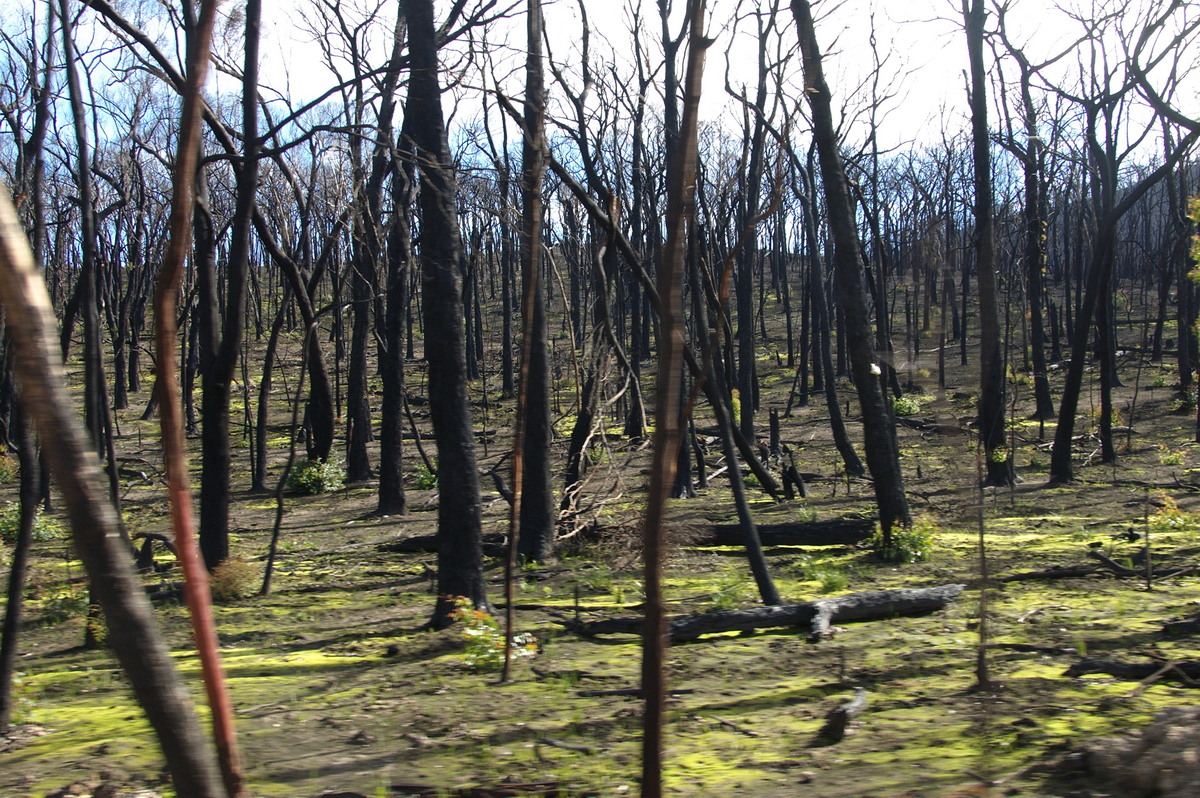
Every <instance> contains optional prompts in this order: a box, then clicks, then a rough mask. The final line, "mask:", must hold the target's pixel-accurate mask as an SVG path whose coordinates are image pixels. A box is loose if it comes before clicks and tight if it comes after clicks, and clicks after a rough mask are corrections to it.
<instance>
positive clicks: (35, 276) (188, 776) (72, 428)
mask: <svg viewBox="0 0 1200 798" xmlns="http://www.w3.org/2000/svg"><path fill="white" fill-rule="evenodd" d="M0 303H3V304H4V307H5V311H6V314H7V322H8V329H9V331H10V333H11V335H12V339H13V344H14V347H15V349H16V361H15V366H14V368H15V370H16V374H17V379H18V380H19V381H20V384H21V390H22V395H23V397H24V399H25V400H26V402H27V405H26V406H27V407H28V409H29V411H30V416H31V419H32V421H33V422H34V426H35V427H36V428H37V431H38V436H39V437H40V438H41V439H42V440H52V441H54V442H55V445H54V446H50V447H47V448H46V450H45V452H44V454H45V457H46V459H47V460H48V461H49V462H50V467H51V469H52V470H53V471H54V473H55V474H56V475H57V481H58V486H59V490H60V492H61V494H62V497H63V502H64V504H65V505H66V508H67V514H68V518H69V520H70V526H71V533H72V538H73V540H74V543H75V548H76V551H77V552H78V554H79V557H80V558H81V559H82V560H83V564H84V567H85V568H86V570H87V573H88V578H89V580H90V582H91V584H92V586H93V591H94V596H95V598H96V599H97V601H99V603H100V606H101V607H102V608H103V610H104V617H105V619H106V621H107V623H108V643H109V645H110V646H111V647H112V649H113V652H114V653H115V654H116V656H117V659H118V661H119V662H120V663H121V667H122V668H123V669H124V671H125V673H126V675H127V676H128V678H129V684H130V687H131V688H132V690H133V692H134V694H135V696H136V697H137V700H138V703H139V704H140V705H141V707H142V709H143V711H144V712H145V713H146V717H147V719H148V720H149V721H150V725H151V726H152V727H153V728H154V731H155V733H156V734H157V736H158V740H159V744H160V745H161V746H162V749H163V754H164V756H165V757H166V760H167V767H168V769H169V770H170V772H171V781H172V785H173V787H174V788H175V791H176V793H177V794H178V795H179V796H180V797H181V798H227V793H226V792H225V791H224V790H223V789H222V786H221V780H220V777H219V776H218V769H217V764H216V759H215V757H214V756H213V754H212V750H211V749H210V748H209V747H208V745H207V743H206V742H205V739H204V734H203V732H202V731H201V729H200V723H199V721H198V719H197V717H196V714H195V712H194V711H193V709H192V705H191V703H190V702H189V700H188V698H187V695H188V692H187V689H186V688H185V687H184V685H183V682H182V681H181V680H180V678H179V673H178V671H176V669H175V665H174V663H173V661H172V660H171V655H170V652H169V651H168V650H167V647H166V644H165V643H164V642H163V638H162V635H161V633H160V632H159V630H158V626H157V624H156V623H155V620H154V614H153V611H152V610H151V608H150V602H149V601H148V600H147V599H146V594H145V591H143V590H142V587H141V585H140V583H139V582H138V581H137V575H136V574H134V572H133V564H132V560H131V558H130V556H129V548H128V546H127V545H126V543H125V538H124V536H123V535H122V534H121V532H120V528H119V525H118V522H117V515H116V512H115V510H114V509H113V506H112V504H111V502H110V501H109V497H108V489H107V487H106V485H105V482H104V479H103V477H102V475H101V473H100V469H99V467H98V465H97V462H96V455H95V451H94V449H93V448H92V446H91V445H90V443H89V441H88V436H87V433H86V432H85V431H84V430H83V428H82V426H81V425H80V423H79V421H78V419H77V417H76V415H75V411H74V408H73V406H72V403H71V399H70V397H69V395H68V393H67V388H66V374H65V370H64V368H63V364H62V358H61V354H60V352H61V350H60V345H59V343H58V341H57V340H56V336H55V331H56V329H57V326H58V322H57V319H56V318H55V315H54V310H53V308H52V307H51V305H50V297H49V296H48V295H47V293H46V289H45V285H44V283H43V282H42V279H41V277H40V275H39V273H38V271H37V268H36V267H35V265H34V263H33V259H32V257H31V255H30V253H29V248H28V246H27V244H26V243H25V242H24V238H23V236H22V234H21V228H20V223H19V222H18V220H17V215H16V210H15V209H14V208H13V206H12V200H11V199H9V196H8V192H7V190H5V189H3V188H2V187H0Z"/></svg>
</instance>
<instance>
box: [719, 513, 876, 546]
mask: <svg viewBox="0 0 1200 798" xmlns="http://www.w3.org/2000/svg"><path fill="white" fill-rule="evenodd" d="M873 534H875V519H874V518H837V519H833V520H831V521H800V522H796V523H790V524H759V525H758V537H759V539H760V540H761V541H762V544H763V545H764V546H854V545H856V544H858V543H862V542H863V541H864V540H866V539H867V538H869V537H871V535H873ZM743 543H744V539H743V537H742V528H741V527H740V526H738V525H737V524H721V525H719V526H714V527H712V538H711V542H701V543H700V544H699V545H702V546H703V545H710V546H741V545H743Z"/></svg>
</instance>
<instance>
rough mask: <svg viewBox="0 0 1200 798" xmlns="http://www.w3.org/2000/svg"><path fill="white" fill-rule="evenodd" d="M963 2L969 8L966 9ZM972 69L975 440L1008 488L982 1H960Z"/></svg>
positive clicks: (991, 473) (992, 481) (991, 472)
mask: <svg viewBox="0 0 1200 798" xmlns="http://www.w3.org/2000/svg"><path fill="white" fill-rule="evenodd" d="M968 2H969V3H970V5H969V6H968ZM962 12H963V18H964V20H965V22H966V29H967V52H968V55H969V57H970V63H971V97H970V100H971V140H972V150H973V153H974V158H973V163H974V168H975V255H976V259H975V263H976V272H977V279H978V281H979V369H980V376H979V439H980V443H981V444H982V445H983V450H984V458H985V459H986V461H987V466H986V469H987V473H986V475H985V476H984V484H986V485H997V486H998V485H1011V484H1012V483H1013V467H1012V458H1011V457H1010V456H1009V452H1008V449H1007V441H1006V439H1005V435H1004V409H1005V401H1004V394H1005V385H1004V362H1003V358H1002V356H1001V351H1000V318H999V315H998V313H997V310H996V250H995V246H996V242H995V222H994V220H993V213H992V208H993V204H994V201H993V198H992V158H991V150H990V147H991V142H990V140H989V139H988V127H987V77H986V75H985V72H984V64H983V38H984V30H983V27H984V20H985V19H986V13H985V10H984V4H983V0H963V3H962Z"/></svg>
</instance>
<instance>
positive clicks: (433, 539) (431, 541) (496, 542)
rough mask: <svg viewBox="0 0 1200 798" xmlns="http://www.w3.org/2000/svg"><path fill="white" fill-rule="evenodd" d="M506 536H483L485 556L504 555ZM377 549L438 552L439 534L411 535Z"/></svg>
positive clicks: (404, 551) (382, 544)
mask: <svg viewBox="0 0 1200 798" xmlns="http://www.w3.org/2000/svg"><path fill="white" fill-rule="evenodd" d="M505 540H506V537H505V536H504V535H484V536H483V554H484V556H485V557H503V556H504V555H505V554H506V553H507V551H508V549H507V548H506V547H505ZM375 549H376V551H387V552H398V553H418V554H437V551H438V536H437V535H411V536H409V537H406V538H400V539H399V540H393V541H389V542H387V543H380V544H379V545H378V546H376V547H375Z"/></svg>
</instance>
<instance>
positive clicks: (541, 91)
mask: <svg viewBox="0 0 1200 798" xmlns="http://www.w3.org/2000/svg"><path fill="white" fill-rule="evenodd" d="M528 33H529V36H528V41H529V52H528V54H527V57H526V66H525V125H524V127H525V136H524V144H523V147H522V165H523V174H522V175H521V266H522V269H523V271H524V278H525V286H524V287H525V301H524V310H523V313H522V316H523V321H524V341H523V342H522V347H521V351H522V354H523V356H524V358H523V360H522V363H521V377H522V383H523V385H522V386H521V387H522V388H523V389H524V390H523V391H522V392H521V394H523V395H520V394H519V401H518V407H520V408H522V409H523V410H524V418H523V419H521V420H520V421H519V422H518V423H519V424H520V426H521V431H522V433H523V434H522V436H521V437H520V439H519V440H520V445H521V447H522V453H523V457H522V458H521V463H522V471H523V473H522V474H521V475H520V477H521V505H520V537H519V546H518V548H517V550H518V552H519V553H520V555H521V556H522V557H524V558H526V559H528V560H532V561H534V562H545V561H546V560H549V559H550V558H551V557H553V556H554V489H553V487H552V486H551V475H550V440H551V429H550V347H549V340H548V339H549V331H548V327H547V319H546V292H545V289H544V288H543V286H542V258H541V250H542V179H543V177H544V176H545V174H546V138H545V127H546V88H545V78H544V76H543V70H542V7H541V4H540V3H539V2H537V0H533V1H532V2H530V3H529V10H528ZM517 476H518V475H516V474H514V475H513V482H514V485H515V483H516V478H517Z"/></svg>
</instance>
